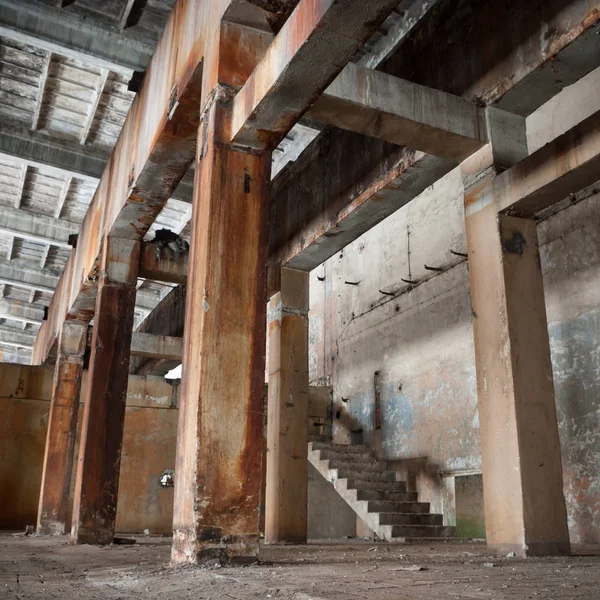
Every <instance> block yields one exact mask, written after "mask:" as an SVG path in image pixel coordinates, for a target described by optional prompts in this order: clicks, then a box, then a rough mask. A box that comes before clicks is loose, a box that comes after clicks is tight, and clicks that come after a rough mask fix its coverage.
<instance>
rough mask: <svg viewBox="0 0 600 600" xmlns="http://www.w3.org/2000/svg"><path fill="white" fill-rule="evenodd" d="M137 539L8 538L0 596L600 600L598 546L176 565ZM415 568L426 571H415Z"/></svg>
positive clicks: (390, 548)
mask: <svg viewBox="0 0 600 600" xmlns="http://www.w3.org/2000/svg"><path fill="white" fill-rule="evenodd" d="M138 540H139V541H138V544H137V545H135V546H111V547H108V548H97V547H91V546H71V545H69V544H67V543H66V542H65V541H59V540H56V539H47V538H46V539H42V538H35V537H27V538H24V537H20V538H18V537H13V536H11V535H0V598H1V599H2V600H4V599H5V598H6V599H11V600H12V599H15V600H16V599H19V600H21V599H22V600H29V599H32V600H33V599H35V600H38V599H40V600H41V599H44V600H46V599H50V598H60V599H61V600H74V599H77V598H81V599H84V598H85V599H86V600H88V599H89V600H100V599H110V600H117V599H126V598H127V599H129V598H134V599H135V598H143V599H144V600H159V599H160V600H170V599H178V600H179V599H185V598H198V599H204V600H208V599H212V600H221V599H229V598H233V599H236V600H247V599H251V598H261V599H263V598H274V599H280V600H282V599H286V600H320V599H332V600H334V599H335V600H352V599H353V598H361V599H363V598H369V599H373V600H380V599H381V600H387V599H392V598H393V599H394V600H404V599H407V600H408V599H411V600H412V599H417V600H421V599H426V600H436V599H442V598H443V599H444V600H447V599H454V598H494V599H497V600H503V599H511V600H513V599H520V598H540V599H542V598H543V599H544V600H548V599H569V600H570V599H574V598H586V599H587V598H589V599H595V600H598V599H600V556H597V555H596V556H592V555H591V554H592V553H590V552H587V553H584V555H583V556H577V557H571V558H551V559H535V560H534V559H529V560H521V559H516V558H502V559H498V558H497V557H492V556H491V555H488V554H486V551H485V546H482V545H474V544H461V543H451V544H441V545H432V544H424V545H408V546H406V545H404V546H401V545H389V544H373V543H370V542H352V543H322V544H310V545H308V546H303V547H282V546H279V547H265V548H264V550H263V552H262V560H263V564H261V565H256V566H251V567H237V568H216V567H212V568H199V567H178V568H171V567H169V566H168V562H169V551H170V546H169V544H170V540H168V539H164V540H163V539H157V538H145V539H143V538H141V539H140V538H138ZM596 554H597V553H596ZM415 566H416V567H422V568H423V570H421V571H417V570H413V571H411V570H407V569H409V568H411V567H415Z"/></svg>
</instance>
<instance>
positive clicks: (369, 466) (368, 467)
mask: <svg viewBox="0 0 600 600" xmlns="http://www.w3.org/2000/svg"><path fill="white" fill-rule="evenodd" d="M328 462H329V468H330V469H337V470H338V471H352V470H354V471H374V472H378V473H381V472H383V471H386V470H387V469H386V466H385V465H384V464H383V463H378V462H375V461H372V462H354V461H348V460H330V461H328Z"/></svg>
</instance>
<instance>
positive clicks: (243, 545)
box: [171, 529, 260, 565]
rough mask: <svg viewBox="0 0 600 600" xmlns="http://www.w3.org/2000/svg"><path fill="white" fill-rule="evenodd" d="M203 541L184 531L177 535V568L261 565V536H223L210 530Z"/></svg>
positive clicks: (174, 560) (174, 549)
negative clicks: (187, 565) (188, 565)
mask: <svg viewBox="0 0 600 600" xmlns="http://www.w3.org/2000/svg"><path fill="white" fill-rule="evenodd" d="M200 535H202V536H203V539H195V534H189V533H186V532H183V531H181V530H176V531H174V532H173V547H172V551H171V560H172V563H174V564H180V563H189V564H196V565H203V564H204V565H205V564H220V565H249V564H255V563H257V562H258V558H259V541H260V538H259V536H258V535H243V536H242V535H239V536H223V537H221V535H220V534H219V532H215V531H214V530H211V529H207V530H205V531H201V532H200Z"/></svg>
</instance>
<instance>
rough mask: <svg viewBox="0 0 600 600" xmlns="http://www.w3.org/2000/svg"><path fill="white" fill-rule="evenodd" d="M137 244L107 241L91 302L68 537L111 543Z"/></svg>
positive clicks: (95, 542) (137, 252)
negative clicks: (90, 331)
mask: <svg viewBox="0 0 600 600" xmlns="http://www.w3.org/2000/svg"><path fill="white" fill-rule="evenodd" d="M139 253H140V242H138V241H132V240H120V239H114V238H108V240H107V242H106V248H105V252H104V258H103V261H104V265H105V267H104V269H103V271H102V274H101V279H100V284H99V287H98V297H97V299H96V312H95V316H94V319H95V320H94V331H93V336H92V355H91V359H90V371H89V384H88V389H87V394H86V398H85V407H84V413H83V424H82V431H81V443H80V458H79V464H78V469H77V480H76V486H75V500H74V505H73V526H72V531H71V536H72V538H73V540H74V541H75V542H77V543H89V544H110V543H111V542H112V541H113V538H114V531H115V519H116V510H117V497H118V488H119V470H120V462H121V444H122V439H123V422H124V419H125V400H126V396H127V382H128V374H129V351H130V346H131V336H132V330H133V318H134V308H135V293H136V288H135V284H136V281H137V270H138V265H139Z"/></svg>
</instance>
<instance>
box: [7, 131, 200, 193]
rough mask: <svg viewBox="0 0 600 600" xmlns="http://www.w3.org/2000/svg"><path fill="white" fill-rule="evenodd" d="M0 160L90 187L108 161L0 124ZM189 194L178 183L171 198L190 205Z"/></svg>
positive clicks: (86, 150) (80, 148)
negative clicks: (1, 157) (78, 181)
mask: <svg viewBox="0 0 600 600" xmlns="http://www.w3.org/2000/svg"><path fill="white" fill-rule="evenodd" d="M0 156H4V157H7V158H8V159H9V160H10V159H18V160H21V161H24V162H25V163H26V164H27V165H29V166H32V167H36V168H38V169H44V170H46V171H50V172H54V173H56V175H57V176H59V177H67V178H68V177H75V178H77V179H82V180H84V181H90V182H93V183H98V181H99V180H100V177H102V173H103V172H104V169H105V168H106V165H107V163H108V160H109V158H110V155H109V154H107V153H105V152H99V151H97V150H91V149H90V148H89V147H88V146H83V145H81V144H77V143H76V142H69V141H66V140H59V139H57V138H51V137H48V136H47V135H44V134H42V133H37V132H33V131H30V130H29V129H27V128H25V127H19V126H16V125H11V124H7V123H5V122H4V123H0ZM66 192H68V188H67V190H66ZM66 192H65V193H66ZM192 192H193V185H192V184H190V183H188V182H181V183H180V185H179V186H177V188H176V190H175V192H174V194H173V198H176V199H177V200H181V201H183V202H188V203H191V201H192Z"/></svg>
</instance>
